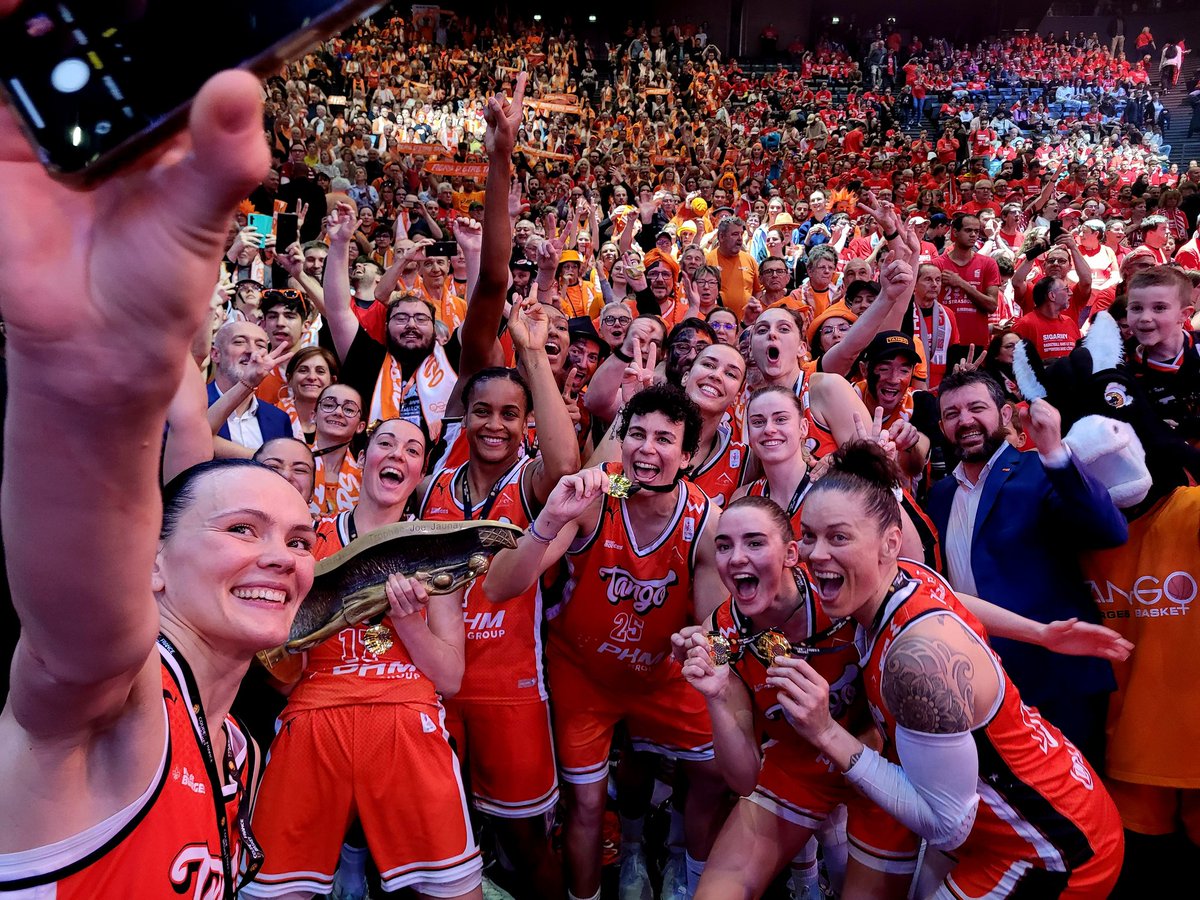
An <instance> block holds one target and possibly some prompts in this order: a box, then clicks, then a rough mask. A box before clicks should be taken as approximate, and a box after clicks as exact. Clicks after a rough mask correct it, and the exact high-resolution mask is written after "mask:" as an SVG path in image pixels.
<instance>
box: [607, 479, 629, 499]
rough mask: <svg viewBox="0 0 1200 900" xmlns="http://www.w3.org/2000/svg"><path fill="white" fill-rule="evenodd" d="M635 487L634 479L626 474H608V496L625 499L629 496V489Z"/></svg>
mask: <svg viewBox="0 0 1200 900" xmlns="http://www.w3.org/2000/svg"><path fill="white" fill-rule="evenodd" d="M631 487H633V481H632V480H631V479H629V478H627V477H626V476H624V475H621V474H617V475H609V476H608V491H607V492H606V493H607V494H608V496H610V497H612V498H614V499H616V500H624V499H625V498H626V497H628V496H629V489H630V488H631Z"/></svg>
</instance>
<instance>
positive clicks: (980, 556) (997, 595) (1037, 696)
mask: <svg viewBox="0 0 1200 900" xmlns="http://www.w3.org/2000/svg"><path fill="white" fill-rule="evenodd" d="M939 404H940V413H941V424H942V432H943V433H944V434H945V436H946V439H947V440H948V441H949V442H950V443H951V444H952V445H953V446H954V447H955V448H956V449H957V450H958V452H959V454H960V455H961V457H962V462H961V463H960V464H959V465H958V467H957V468H956V469H955V470H954V473H953V474H954V477H953V478H944V479H942V480H941V481H939V482H938V483H937V484H935V485H934V486H933V488H932V489H931V491H930V494H929V505H928V511H929V515H930V518H931V519H932V520H933V522H934V525H935V526H936V527H937V530H938V533H939V534H940V535H941V540H942V547H943V549H944V552H945V557H946V574H947V576H948V577H949V581H950V585H951V587H953V588H954V590H956V591H960V592H964V593H967V594H974V595H975V596H978V597H982V598H983V599H985V600H987V601H989V602H991V603H995V604H997V605H998V606H1003V607H1005V608H1006V609H1010V610H1012V611H1013V612H1016V613H1019V614H1020V615H1023V616H1027V617H1029V618H1031V619H1035V620H1037V621H1039V622H1052V621H1055V620H1059V619H1072V618H1078V619H1081V620H1083V621H1087V622H1099V621H1100V619H1099V613H1098V612H1097V610H1096V606H1095V604H1094V603H1093V602H1092V598H1091V596H1090V594H1089V592H1088V589H1087V587H1086V585H1085V583H1084V580H1083V577H1082V575H1081V574H1080V569H1079V555H1080V554H1081V553H1083V552H1084V551H1088V550H1099V549H1102V548H1107V547H1117V546H1120V545H1121V544H1123V543H1124V542H1125V540H1126V539H1127V538H1128V534H1129V532H1128V527H1127V525H1126V523H1125V518H1124V516H1122V514H1121V511H1120V510H1119V509H1118V508H1117V507H1116V506H1115V505H1114V504H1113V502H1112V500H1111V499H1110V498H1109V495H1108V491H1107V490H1106V489H1105V488H1104V485H1102V484H1101V483H1100V482H1098V481H1097V480H1096V479H1095V478H1093V477H1092V476H1090V475H1088V474H1087V473H1086V472H1085V471H1084V470H1083V469H1082V468H1081V467H1080V466H1079V465H1078V464H1077V463H1076V461H1075V459H1074V457H1073V456H1072V453H1071V451H1070V450H1069V449H1068V448H1067V447H1066V446H1065V445H1064V444H1063V443H1062V439H1061V437H1060V435H1061V433H1062V429H1061V421H1060V417H1059V414H1058V410H1056V409H1055V408H1054V407H1053V406H1051V405H1050V404H1049V403H1047V402H1046V401H1045V400H1034V401H1033V403H1032V404H1031V405H1030V408H1029V410H1028V411H1025V412H1022V413H1021V419H1022V421H1021V426H1022V428H1023V429H1024V430H1025V431H1026V432H1028V433H1029V434H1030V435H1032V436H1033V437H1034V439H1035V441H1036V444H1037V447H1038V452H1037V453H1036V454H1034V453H1020V452H1018V451H1017V449H1016V448H1015V447H1012V446H1010V445H1009V444H1008V442H1007V441H1006V440H1005V438H1006V436H1007V429H1008V426H1009V424H1010V422H1011V420H1012V407H1010V406H1008V405H1007V404H1006V403H1005V402H1004V395H1003V393H1002V392H1001V389H1000V385H999V384H997V383H996V381H994V380H993V379H992V377H991V376H990V375H988V374H986V373H984V372H979V371H970V370H968V371H959V372H951V373H950V374H948V375H947V376H946V377H945V378H944V379H942V385H941V391H940V394H939ZM992 644H993V647H994V648H995V650H996V652H997V653H999V654H1000V657H1001V659H1002V660H1003V661H1004V667H1005V669H1006V670H1007V671H1008V673H1009V675H1010V676H1011V677H1012V679H1013V681H1014V682H1015V683H1016V685H1017V687H1018V689H1019V690H1020V691H1021V697H1022V699H1024V700H1025V702H1026V703H1028V704H1029V705H1030V706H1036V707H1037V708H1038V710H1039V711H1040V712H1041V713H1042V714H1044V715H1045V716H1046V718H1047V719H1048V720H1049V721H1051V722H1055V723H1056V724H1057V725H1058V726H1059V727H1060V728H1061V729H1062V730H1063V733H1064V734H1065V735H1066V736H1067V737H1068V738H1070V739H1071V741H1072V742H1074V744H1075V745H1076V746H1077V747H1078V748H1079V749H1080V750H1082V751H1083V753H1084V755H1085V756H1087V757H1088V758H1089V759H1092V760H1095V761H1096V762H1099V761H1100V754H1101V753H1102V752H1103V747H1104V715H1105V708H1106V704H1107V701H1108V694H1109V692H1111V691H1112V690H1113V688H1114V687H1115V682H1114V680H1113V675H1112V669H1111V667H1110V666H1109V664H1108V663H1107V662H1105V661H1102V660H1099V659H1092V658H1087V657H1067V656H1061V655H1057V654H1053V653H1049V652H1047V651H1046V650H1044V649H1042V648H1039V647H1034V646H1031V645H1026V644H1019V643H1016V642H1014V641H1009V640H1005V639H1003V638H996V639H995V640H994V641H993V642H992Z"/></svg>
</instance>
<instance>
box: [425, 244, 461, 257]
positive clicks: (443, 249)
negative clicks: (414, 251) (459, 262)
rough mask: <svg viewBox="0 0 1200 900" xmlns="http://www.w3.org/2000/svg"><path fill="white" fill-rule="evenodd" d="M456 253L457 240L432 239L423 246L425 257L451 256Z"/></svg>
mask: <svg viewBox="0 0 1200 900" xmlns="http://www.w3.org/2000/svg"><path fill="white" fill-rule="evenodd" d="M456 253H458V241H434V242H433V243H432V244H429V245H428V246H426V248H425V256H426V258H428V257H431V256H446V257H451V256H454V255H455V254H456Z"/></svg>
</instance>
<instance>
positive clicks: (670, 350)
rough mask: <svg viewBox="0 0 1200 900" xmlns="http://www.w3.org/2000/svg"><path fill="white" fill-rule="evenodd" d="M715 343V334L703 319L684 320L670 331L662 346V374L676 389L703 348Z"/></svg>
mask: <svg viewBox="0 0 1200 900" xmlns="http://www.w3.org/2000/svg"><path fill="white" fill-rule="evenodd" d="M716 342H717V335H716V332H714V331H713V330H712V326H711V325H709V324H708V323H707V322H705V321H704V320H703V319H694V318H691V319H684V320H683V321H682V322H680V323H679V324H678V325H676V326H675V327H674V328H672V329H671V333H670V334H668V335H667V341H666V343H665V344H664V345H663V362H664V366H663V374H665V375H666V376H667V381H669V382H670V383H671V384H673V385H675V386H676V387H680V386H682V384H683V376H684V373H685V372H687V371H688V369H690V368H691V367H692V363H693V362H695V361H696V357H697V356H699V355H700V353H701V351H702V350H704V348H705V347H711V346H712V345H713V344H715V343H716Z"/></svg>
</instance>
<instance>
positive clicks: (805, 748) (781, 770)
mask: <svg viewBox="0 0 1200 900" xmlns="http://www.w3.org/2000/svg"><path fill="white" fill-rule="evenodd" d="M746 799H747V800H749V801H750V802H751V803H754V804H757V805H758V806H761V807H763V808H764V809H767V810H770V811H771V812H772V813H774V814H775V815H777V816H779V818H781V819H783V820H784V821H786V822H790V823H792V824H793V825H799V826H801V827H802V828H809V829H811V830H813V831H816V830H817V829H818V828H819V827H820V826H821V824H822V823H823V822H824V821H825V819H826V818H828V816H829V815H830V814H831V813H832V812H833V811H834V810H835V809H836V808H837V807H838V806H840V805H841V804H845V805H846V809H847V813H848V815H847V823H846V833H847V836H848V837H849V840H850V855H851V856H852V857H854V858H855V859H856V860H858V861H859V862H860V863H862V864H863V865H864V866H867V867H868V868H870V869H874V870H875V871H878V872H885V873H887V874H889V875H910V874H912V873H913V872H915V871H916V870H917V854H918V851H919V850H920V847H921V839H920V838H918V837H917V836H916V835H915V834H913V833H912V832H911V831H909V830H908V829H907V828H905V827H904V826H903V825H901V824H900V823H899V822H897V821H896V820H895V819H893V818H892V817H891V816H890V815H888V814H887V813H886V812H884V811H883V810H882V809H880V808H879V807H878V806H876V805H875V804H874V803H872V802H871V801H870V800H868V799H867V798H866V797H864V796H863V795H862V794H860V793H859V792H858V791H856V790H855V789H854V788H853V787H851V786H850V784H849V783H848V782H847V781H846V779H845V778H844V777H843V776H842V774H841V773H840V772H838V771H836V769H834V767H833V764H832V763H829V762H828V761H827V760H823V758H822V757H821V754H820V752H819V751H818V750H816V749H815V748H814V747H812V746H810V745H809V744H807V743H805V742H803V741H801V740H800V739H799V738H797V740H796V742H795V743H790V742H789V743H779V742H776V743H771V744H768V745H767V747H766V748H765V749H764V751H763V766H762V769H761V770H760V771H759V773H758V784H757V785H756V786H755V788H754V793H752V794H751V795H750V796H749V797H747V798H746Z"/></svg>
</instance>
